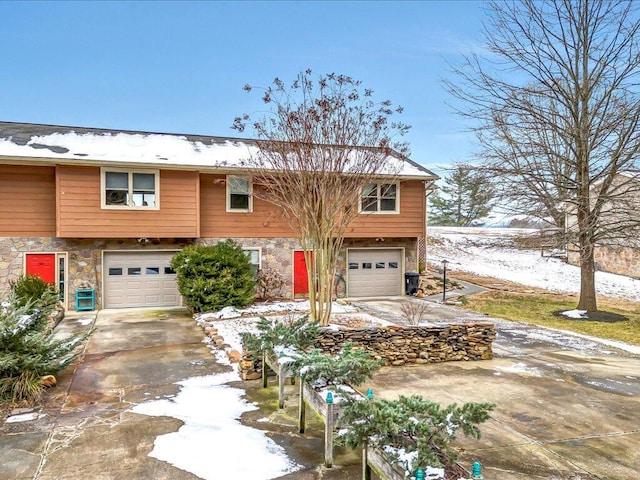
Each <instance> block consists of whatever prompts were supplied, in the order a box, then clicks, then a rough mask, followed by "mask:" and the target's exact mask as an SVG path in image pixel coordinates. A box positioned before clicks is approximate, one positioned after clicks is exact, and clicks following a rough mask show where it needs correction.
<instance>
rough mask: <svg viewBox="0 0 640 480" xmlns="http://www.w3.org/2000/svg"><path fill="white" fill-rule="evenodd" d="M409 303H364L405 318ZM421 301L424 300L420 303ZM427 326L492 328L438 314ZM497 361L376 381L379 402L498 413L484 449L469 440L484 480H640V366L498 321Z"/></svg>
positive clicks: (386, 372) (467, 452)
mask: <svg viewBox="0 0 640 480" xmlns="http://www.w3.org/2000/svg"><path fill="white" fill-rule="evenodd" d="M404 301H407V299H402V298H391V299H381V300H371V301H365V302H362V305H363V306H364V307H365V308H370V309H372V311H376V312H379V313H380V312H385V313H386V314H387V315H398V314H399V306H400V305H401V304H402V302H404ZM413 301H415V300H413ZM427 317H428V318H427V320H428V321H439V320H446V321H461V322H469V321H478V320H482V321H487V320H488V318H487V317H486V316H482V315H477V314H473V313H471V312H467V311H464V310H461V309H457V308H453V307H448V306H442V305H437V304H430V308H429V312H428V314H427ZM489 320H491V321H494V322H495V323H496V328H497V331H498V336H497V340H496V342H495V343H494V354H495V358H494V359H493V360H489V361H481V362H449V363H441V364H431V365H416V366H412V367H407V368H401V369H398V368H393V367H387V368H383V369H382V370H381V371H380V372H379V373H378V374H376V375H375V377H374V380H373V382H371V383H369V384H367V385H366V386H367V387H373V389H374V392H375V393H376V395H377V396H379V397H383V398H396V397H397V395H411V394H420V395H422V396H424V397H426V398H429V399H430V400H434V401H437V402H440V403H443V404H449V403H454V402H455V403H458V404H461V403H465V402H491V403H495V404H496V405H497V406H496V410H495V412H494V413H493V415H492V417H493V418H492V419H491V420H490V421H489V422H487V423H485V424H483V425H482V426H481V431H482V432H483V436H482V439H481V440H480V441H476V440H473V439H469V438H464V437H461V438H459V439H458V445H459V446H460V447H461V448H462V452H461V455H460V460H461V463H462V464H463V465H464V466H466V467H467V468H468V467H469V466H470V465H471V463H472V462H474V461H479V462H481V463H482V464H483V466H484V471H483V473H484V477H485V479H495V480H512V479H513V480H515V479H518V480H519V479H533V478H539V479H571V480H592V479H609V480H637V479H638V478H640V449H639V448H638V446H639V445H640V416H639V415H638V412H640V356H638V355H633V354H630V353H627V352H624V351H622V350H619V349H616V348H612V347H611V346H607V345H604V344H602V343H599V342H596V341H590V340H588V339H585V338H581V337H578V336H574V335H570V334H564V333H561V332H557V331H552V330H548V329H544V328H536V327H532V326H526V325H522V324H516V323H513V322H507V321H502V320H496V319H489Z"/></svg>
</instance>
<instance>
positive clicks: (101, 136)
mask: <svg viewBox="0 0 640 480" xmlns="http://www.w3.org/2000/svg"><path fill="white" fill-rule="evenodd" d="M258 152H259V147H258V145H257V142H256V141H255V140H252V139H241V138H230V137H212V136H203V135H183V134H173V133H153V132H136V131H122V130H107V129H97V128H80V127H64V126H54V125H39V124H30V123H13V122H0V157H24V158H30V159H33V158H37V159H47V160H54V161H55V160H64V161H74V162H77V163H78V164H87V163H100V164H105V163H111V164H123V165H124V164H148V165H150V166H154V167H162V166H165V167H172V168H176V167H185V168H197V169H212V170H226V171H228V170H234V169H246V168H247V167H248V163H247V162H248V161H249V160H250V159H251V158H252V156H255V155H256V154H257V153H258ZM398 164H399V166H400V168H398V169H397V170H396V168H397V166H398ZM389 165H390V167H391V168H392V169H393V171H394V172H396V171H398V172H399V173H398V175H399V176H400V177H418V178H429V179H435V178H437V177H436V175H434V174H433V173H432V172H430V171H429V170H427V169H426V168H423V167H422V166H420V165H418V164H417V163H415V162H413V161H411V160H409V159H407V158H400V157H399V156H395V155H390V156H389ZM383 173H384V172H383Z"/></svg>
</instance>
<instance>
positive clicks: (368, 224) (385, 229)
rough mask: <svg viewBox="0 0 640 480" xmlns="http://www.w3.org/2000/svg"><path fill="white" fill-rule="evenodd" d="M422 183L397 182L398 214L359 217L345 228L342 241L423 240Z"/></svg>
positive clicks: (362, 215)
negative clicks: (409, 238)
mask: <svg viewBox="0 0 640 480" xmlns="http://www.w3.org/2000/svg"><path fill="white" fill-rule="evenodd" d="M424 221H425V201H424V183H423V182H422V181H420V180H406V181H403V182H400V212H399V213H371V214H366V213H364V214H361V215H359V216H358V218H357V219H356V220H355V221H354V222H353V223H352V224H351V225H349V227H347V232H346V235H345V236H346V237H349V238H373V237H421V236H424Z"/></svg>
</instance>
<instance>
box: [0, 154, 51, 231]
mask: <svg viewBox="0 0 640 480" xmlns="http://www.w3.org/2000/svg"><path fill="white" fill-rule="evenodd" d="M55 233H56V183H55V169H54V167H31V166H23V165H0V237H49V236H54V235H55Z"/></svg>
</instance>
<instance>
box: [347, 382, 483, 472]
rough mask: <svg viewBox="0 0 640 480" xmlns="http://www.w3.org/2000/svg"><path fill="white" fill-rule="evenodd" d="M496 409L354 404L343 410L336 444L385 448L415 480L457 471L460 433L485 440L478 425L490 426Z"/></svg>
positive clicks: (411, 400) (407, 402) (402, 401)
mask: <svg viewBox="0 0 640 480" xmlns="http://www.w3.org/2000/svg"><path fill="white" fill-rule="evenodd" d="M494 408H495V405H493V404H491V403H465V404H464V405H462V406H461V407H459V406H458V405H456V404H455V403H454V404H451V405H449V406H447V407H444V408H443V407H441V406H440V405H439V404H438V403H435V402H431V401H429V400H426V399H424V398H422V397H421V396H420V395H412V396H410V397H406V396H400V397H399V399H398V400H379V399H371V400H362V399H356V398H350V399H347V402H346V404H345V405H344V408H343V410H342V416H341V420H340V421H341V424H342V425H344V427H343V428H342V429H341V431H340V434H339V436H338V438H337V443H339V444H342V445H347V446H349V447H352V448H355V447H357V446H360V445H363V444H365V443H367V444H368V445H369V447H376V448H380V449H382V450H383V451H384V452H385V454H386V455H387V457H388V458H389V459H390V460H391V461H393V462H396V463H400V464H401V466H402V467H403V468H404V469H405V471H406V472H407V476H409V475H410V476H411V477H413V475H415V473H416V471H417V469H418V468H425V467H426V466H431V467H440V466H451V465H453V464H454V463H455V461H456V458H457V452H456V451H455V450H454V449H453V448H452V447H451V442H452V441H453V440H454V439H455V438H456V434H457V433H458V431H459V430H461V431H462V432H463V433H464V434H465V435H467V436H470V437H473V438H476V439H478V438H480V429H479V428H478V424H480V423H483V422H485V421H487V420H488V419H489V418H490V415H489V413H490V412H491V411H492V410H493V409H494ZM403 462H406V463H403Z"/></svg>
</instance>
